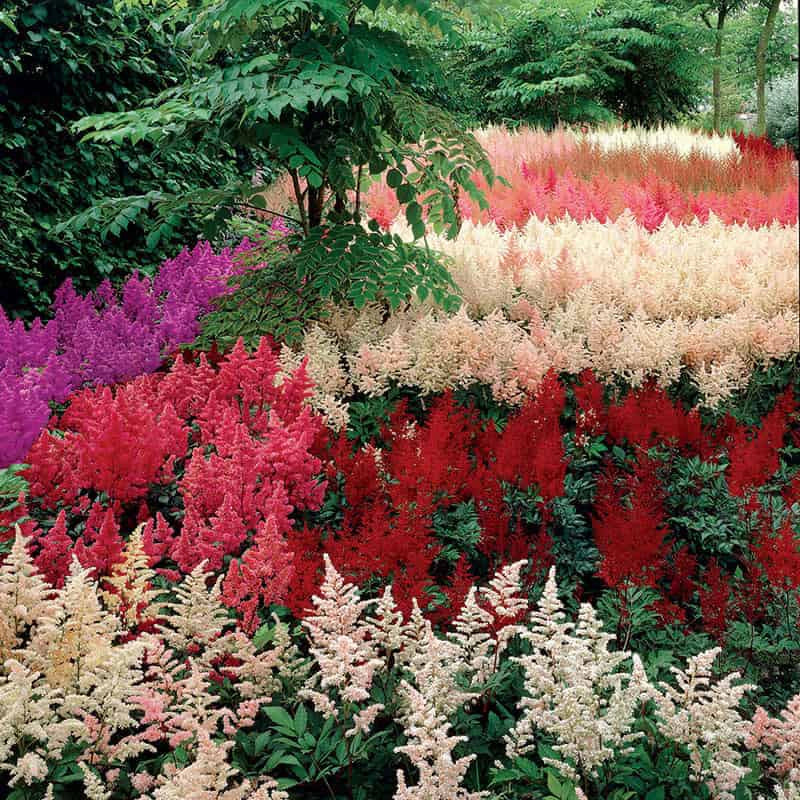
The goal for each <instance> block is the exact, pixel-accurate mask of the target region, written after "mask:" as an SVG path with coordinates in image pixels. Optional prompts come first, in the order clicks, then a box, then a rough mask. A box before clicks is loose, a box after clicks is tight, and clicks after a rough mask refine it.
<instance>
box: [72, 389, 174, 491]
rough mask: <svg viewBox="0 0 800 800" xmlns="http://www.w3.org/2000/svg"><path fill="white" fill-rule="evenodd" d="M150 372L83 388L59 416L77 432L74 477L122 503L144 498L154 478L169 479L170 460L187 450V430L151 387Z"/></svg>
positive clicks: (87, 486)
mask: <svg viewBox="0 0 800 800" xmlns="http://www.w3.org/2000/svg"><path fill="white" fill-rule="evenodd" d="M154 384H155V381H154V380H153V378H151V377H150V376H147V377H145V378H140V379H137V380H135V381H132V382H131V383H129V384H125V385H123V386H120V387H118V388H117V389H116V391H115V392H113V393H112V391H111V389H109V388H107V387H104V388H102V389H91V390H85V392H83V393H81V395H80V396H79V397H77V398H75V399H74V400H73V401H72V403H71V405H70V407H69V409H68V410H67V412H66V413H65V414H64V416H63V417H62V420H61V424H62V426H64V427H65V428H67V429H71V430H73V431H74V432H75V434H76V436H75V437H74V438H73V439H72V446H73V447H74V448H75V450H76V452H77V454H78V464H77V472H76V476H75V480H76V481H77V482H78V483H79V484H80V486H81V488H84V489H86V488H90V489H96V490H97V491H101V492H105V493H107V494H108V495H109V496H110V497H111V498H112V499H115V500H118V501H119V502H121V503H126V502H129V501H131V500H136V499H138V498H141V497H144V496H145V495H146V493H147V490H148V487H149V485H150V484H152V483H157V482H159V481H161V480H165V481H167V482H168V481H169V480H171V479H172V476H171V473H172V463H173V462H174V460H175V459H176V458H177V457H180V456H183V455H184V454H185V453H186V447H187V429H186V427H185V425H184V423H183V421H182V420H180V419H179V418H178V416H177V414H176V413H175V409H174V408H173V407H172V406H171V405H169V404H164V403H163V402H162V401H161V400H160V398H158V397H157V395H156V394H155V392H154V391H153V390H154V388H155V385H154Z"/></svg>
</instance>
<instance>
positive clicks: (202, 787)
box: [143, 732, 289, 800]
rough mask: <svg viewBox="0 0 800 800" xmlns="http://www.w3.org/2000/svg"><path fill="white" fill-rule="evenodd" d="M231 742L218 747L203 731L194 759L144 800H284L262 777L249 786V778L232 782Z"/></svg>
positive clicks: (265, 778)
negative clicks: (186, 799) (190, 799)
mask: <svg viewBox="0 0 800 800" xmlns="http://www.w3.org/2000/svg"><path fill="white" fill-rule="evenodd" d="M233 745H234V743H233V742H231V741H229V742H224V743H222V744H219V743H217V742H215V741H213V740H212V738H211V737H210V736H209V735H208V733H205V732H203V733H202V734H201V735H200V738H199V741H198V752H197V757H196V758H195V759H194V760H193V761H192V762H190V763H189V764H188V765H187V766H185V767H183V768H182V769H179V770H176V771H175V772H174V774H172V775H168V776H165V777H164V778H162V780H161V781H160V782H159V785H158V786H157V788H155V790H154V791H153V792H152V793H148V794H145V795H143V797H144V798H146V800H184V798H187V797H189V798H192V800H288V799H289V795H288V794H287V793H286V792H283V791H280V790H279V789H277V783H276V782H275V781H273V780H272V779H270V778H268V777H262V778H261V780H260V782H259V783H256V784H253V783H251V781H250V780H249V779H244V780H242V781H240V782H238V783H237V782H235V779H236V777H237V776H238V774H239V770H238V769H236V768H235V767H232V766H231V764H230V762H229V752H230V750H231V748H232V747H233Z"/></svg>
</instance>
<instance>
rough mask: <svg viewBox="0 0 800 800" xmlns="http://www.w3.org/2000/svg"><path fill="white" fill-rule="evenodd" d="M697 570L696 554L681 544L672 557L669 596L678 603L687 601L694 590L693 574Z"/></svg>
mask: <svg viewBox="0 0 800 800" xmlns="http://www.w3.org/2000/svg"><path fill="white" fill-rule="evenodd" d="M696 572H697V556H695V555H694V553H692V552H691V551H690V550H689V547H688V545H683V547H681V548H680V549H679V550H678V551H677V552H676V553H675V555H674V556H673V557H672V568H671V570H670V574H671V580H670V585H669V596H670V597H671V598H672V599H673V600H676V601H677V602H679V603H688V602H689V601H690V600H691V599H692V595H693V594H694V590H695V580H694V576H695V573H696Z"/></svg>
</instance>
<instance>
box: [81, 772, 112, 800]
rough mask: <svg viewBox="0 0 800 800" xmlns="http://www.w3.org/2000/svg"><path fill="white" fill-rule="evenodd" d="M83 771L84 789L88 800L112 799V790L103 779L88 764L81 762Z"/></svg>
mask: <svg viewBox="0 0 800 800" xmlns="http://www.w3.org/2000/svg"><path fill="white" fill-rule="evenodd" d="M79 766H80V769H81V772H83V791H84V794H85V795H86V798H87V800H110V798H111V792H110V791H109V789H108V788H107V787H106V785H105V783H104V782H103V779H102V778H101V777H100V776H99V775H98V774H97V773H96V772H95V771H94V770H93V769H91V767H88V766H87V765H86V764H83V763H81V764H79Z"/></svg>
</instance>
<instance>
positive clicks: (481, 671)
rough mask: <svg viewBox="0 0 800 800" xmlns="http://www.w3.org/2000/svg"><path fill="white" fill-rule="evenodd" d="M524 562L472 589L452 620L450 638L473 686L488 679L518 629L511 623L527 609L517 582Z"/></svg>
mask: <svg viewBox="0 0 800 800" xmlns="http://www.w3.org/2000/svg"><path fill="white" fill-rule="evenodd" d="M525 563H526V562H525V561H518V562H516V563H515V564H508V565H506V566H504V567H502V569H500V570H499V571H498V572H497V574H496V575H495V576H494V578H492V580H491V581H490V582H489V585H488V586H487V587H486V588H484V589H481V590H478V589H477V588H476V587H474V586H473V587H472V588H471V589H470V590H469V592H468V594H467V597H466V599H465V600H464V605H463V607H462V609H461V611H460V613H459V615H458V616H457V617H456V619H455V620H454V621H453V628H454V631H453V633H451V634H450V639H451V641H453V642H454V643H455V644H457V645H458V646H459V647H460V648H461V661H462V662H463V664H464V665H465V666H466V668H467V670H468V671H469V673H470V679H471V681H472V683H473V684H483V683H485V682H486V681H487V680H488V678H489V676H490V675H491V673H492V672H494V671H496V670H497V667H498V666H499V662H500V656H501V655H502V654H503V652H504V651H505V649H506V647H507V646H508V643H509V641H510V640H511V639H512V638H513V637H514V636H515V635H516V634H518V633H520V632H521V630H522V628H521V626H519V625H516V624H514V620H516V619H519V617H520V616H521V615H522V614H523V613H524V612H525V611H526V610H527V608H528V599H527V597H525V596H524V594H523V591H522V586H521V579H520V574H521V572H522V568H523V567H524V566H525Z"/></svg>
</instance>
